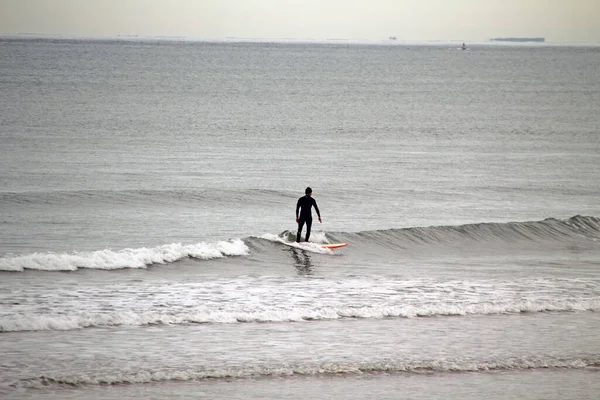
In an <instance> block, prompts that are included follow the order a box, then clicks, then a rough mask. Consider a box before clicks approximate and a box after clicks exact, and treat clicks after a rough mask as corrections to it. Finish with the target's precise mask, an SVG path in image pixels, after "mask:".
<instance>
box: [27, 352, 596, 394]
mask: <svg viewBox="0 0 600 400" xmlns="http://www.w3.org/2000/svg"><path fill="white" fill-rule="evenodd" d="M599 364H600V358H598V356H589V357H583V356H582V357H573V358H555V357H551V356H531V357H511V358H505V359H498V360H486V361H481V360H471V359H463V360H460V359H457V360H446V359H444V360H416V361H396V360H384V361H377V362H363V363H352V362H340V363H315V364H306V365H296V366H290V365H287V364H281V365H256V366H245V367H239V368H235V367H233V368H222V369H217V368H206V369H204V368H202V369H201V370H193V369H189V370H172V369H169V370H162V371H140V372H136V373H114V374H110V375H105V376H104V375H94V376H91V375H84V374H82V375H76V376H41V377H38V378H31V379H27V380H22V381H21V382H20V383H19V386H25V387H42V386H49V385H69V386H88V385H119V384H131V383H135V384H140V383H151V382H164V381H172V380H177V381H190V380H199V379H230V378H250V377H282V376H294V375H299V376H306V375H327V374H361V373H378V372H387V373H394V372H396V373H424V372H425V373H426V372H438V373H447V372H454V373H456V372H487V371H515V370H517V371H518V370H531V369H541V368H544V369H545V368H564V369H581V368H586V367H593V366H597V365H599Z"/></svg>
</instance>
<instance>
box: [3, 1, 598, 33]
mask: <svg viewBox="0 0 600 400" xmlns="http://www.w3.org/2000/svg"><path fill="white" fill-rule="evenodd" d="M15 33H38V34H58V35H69V36H73V35H74V36H82V37H90V36H92V37H99V36H100V37H104V36H117V35H140V36H186V37H192V38H203V39H218V38H225V37H239V38H271V39H276V38H297V39H331V38H343V39H354V40H385V39H387V38H388V37H389V36H396V37H397V38H398V40H407V41H411V40H459V41H486V40H488V39H489V38H492V37H506V36H512V37H532V36H534V37H537V36H541V37H545V38H546V41H548V42H579V43H600V0H0V34H15Z"/></svg>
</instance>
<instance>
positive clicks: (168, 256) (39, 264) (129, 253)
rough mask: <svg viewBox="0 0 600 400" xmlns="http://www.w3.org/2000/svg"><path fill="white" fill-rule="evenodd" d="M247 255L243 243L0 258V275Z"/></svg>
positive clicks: (117, 267)
mask: <svg viewBox="0 0 600 400" xmlns="http://www.w3.org/2000/svg"><path fill="white" fill-rule="evenodd" d="M247 254H248V247H247V246H246V245H245V244H244V242H243V241H242V240H239V239H238V240H231V241H221V242H216V243H205V242H201V243H196V244H189V245H182V244H180V243H172V244H168V245H163V246H158V247H154V248H138V249H123V250H118V251H114V250H108V249H107V250H99V251H92V252H74V253H61V254H59V253H33V254H28V255H23V256H16V257H4V258H0V271H23V270H25V269H35V270H42V271H75V270H77V269H79V268H91V269H104V270H112V269H122V268H146V267H147V266H148V265H151V264H165V263H170V262H174V261H178V260H181V259H183V258H185V257H192V258H198V259H202V260H209V259H214V258H222V257H226V256H242V255H247Z"/></svg>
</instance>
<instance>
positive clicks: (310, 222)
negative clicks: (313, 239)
mask: <svg viewBox="0 0 600 400" xmlns="http://www.w3.org/2000/svg"><path fill="white" fill-rule="evenodd" d="M311 226H312V218H311V219H307V220H306V239H305V240H306V241H307V242H308V238H309V237H310V227H311Z"/></svg>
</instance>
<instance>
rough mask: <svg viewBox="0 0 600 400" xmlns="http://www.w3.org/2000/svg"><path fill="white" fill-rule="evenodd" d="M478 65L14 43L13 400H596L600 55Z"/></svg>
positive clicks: (10, 185)
mask: <svg viewBox="0 0 600 400" xmlns="http://www.w3.org/2000/svg"><path fill="white" fill-rule="evenodd" d="M457 47H458V46H453V45H447V44H437V45H432V44H421V45H419V44H414V45H366V44H340V43H292V42H278V43H274V42H272V43H268V42H260V43H259V42H243V43H241V42H235V41H230V42H228V41H225V42H218V43H217V42H193V41H181V42H178V41H166V40H161V41H158V40H83V39H71V40H66V39H48V38H46V39H32V38H27V39H19V38H0V93H1V95H0V355H1V357H0V396H2V397H3V398H8V399H13V398H14V399H37V398H44V399H47V398H57V399H58V398H60V399H111V398H114V399H117V398H118V399H122V398H131V399H162V398H183V399H188V398H189V399H192V398H227V399H251V398H273V399H277V398H281V399H284V398H285V399H305V398H327V399H334V398H336V399H337V398H349V399H363V398H377V399H397V398H403V399H447V398H456V399H480V398H484V397H485V398H489V399H505V398H521V399H564V398H571V399H596V398H598V395H599V393H600V384H599V383H598V382H600V379H599V377H600V375H598V373H599V372H598V367H599V366H600V339H599V338H598V335H597V330H598V327H599V326H600V319H599V318H600V317H599V314H598V312H599V311H600V218H599V217H600V202H599V201H598V199H599V198H600V184H599V182H600V114H599V113H598V112H597V111H598V109H600V69H598V68H597V65H600V48H598V47H582V46H580V47H568V46H560V47H558V46H556V47H555V46H550V45H537V46H524V45H497V44H494V45H477V46H471V47H469V49H468V50H467V51H462V50H460V48H457ZM306 186H311V187H312V189H313V197H314V198H315V199H316V201H317V203H318V206H319V209H320V212H321V216H322V218H323V223H322V224H319V223H318V222H317V221H316V219H315V221H314V222H313V233H312V235H311V242H312V243H308V244H295V243H293V240H294V238H295V233H296V224H295V206H296V200H297V199H298V198H299V197H300V196H301V195H303V194H304V188H305V187H306ZM336 242H345V243H348V244H349V245H348V246H347V247H344V248H342V249H339V250H335V251H330V250H325V249H323V248H321V246H320V244H322V243H336Z"/></svg>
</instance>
